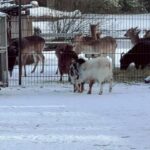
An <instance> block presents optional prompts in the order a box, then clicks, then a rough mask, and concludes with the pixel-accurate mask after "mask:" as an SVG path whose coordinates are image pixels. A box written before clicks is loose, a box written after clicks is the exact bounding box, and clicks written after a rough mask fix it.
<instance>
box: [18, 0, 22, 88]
mask: <svg viewBox="0 0 150 150" xmlns="http://www.w3.org/2000/svg"><path fill="white" fill-rule="evenodd" d="M18 12H19V85H21V84H22V82H21V76H22V67H21V66H22V62H21V44H22V43H21V38H22V34H21V0H19V10H18Z"/></svg>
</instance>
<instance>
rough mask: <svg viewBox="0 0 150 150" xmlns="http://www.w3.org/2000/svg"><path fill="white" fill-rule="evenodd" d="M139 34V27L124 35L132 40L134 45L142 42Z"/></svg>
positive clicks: (129, 30)
mask: <svg viewBox="0 0 150 150" xmlns="http://www.w3.org/2000/svg"><path fill="white" fill-rule="evenodd" d="M139 33H140V30H139V29H138V27H135V28H130V29H128V30H127V31H126V33H125V34H124V36H125V37H127V38H130V40H131V43H132V44H133V45H135V44H137V43H138V42H139V40H140V38H139Z"/></svg>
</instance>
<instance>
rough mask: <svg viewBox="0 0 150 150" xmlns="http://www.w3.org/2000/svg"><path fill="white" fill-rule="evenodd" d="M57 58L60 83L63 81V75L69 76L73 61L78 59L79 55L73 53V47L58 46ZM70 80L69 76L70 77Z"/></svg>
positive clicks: (66, 45) (67, 45)
mask: <svg viewBox="0 0 150 150" xmlns="http://www.w3.org/2000/svg"><path fill="white" fill-rule="evenodd" d="M55 54H56V57H57V58H58V69H57V71H56V73H58V70H59V72H60V81H62V76H63V74H69V68H70V64H71V62H72V59H75V60H76V59H78V55H77V54H76V53H75V52H74V51H73V46H72V45H69V44H61V45H58V46H57V48H56V51H55ZM68 80H69V81H70V79H69V76H68Z"/></svg>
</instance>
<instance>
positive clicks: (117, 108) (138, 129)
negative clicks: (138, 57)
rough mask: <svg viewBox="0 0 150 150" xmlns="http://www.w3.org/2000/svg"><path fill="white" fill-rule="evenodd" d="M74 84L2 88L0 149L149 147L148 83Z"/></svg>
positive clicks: (142, 149)
mask: <svg viewBox="0 0 150 150" xmlns="http://www.w3.org/2000/svg"><path fill="white" fill-rule="evenodd" d="M107 86H108V85H105V86H104V93H103V95H101V96H100V95H98V91H99V86H98V84H95V85H94V89H93V93H92V94H91V95H87V94H86V92H87V88H86V91H85V92H84V93H82V94H80V93H73V91H72V85H70V84H67V83H66V84H61V83H59V84H58V83H57V84H56V83H52V84H50V85H47V86H43V85H41V86H32V87H19V86H18V87H8V88H3V89H2V90H1V91H0V150H10V149H11V150H33V149H36V150H42V149H43V150H54V149H57V150H69V149H71V150H85V149H86V150H132V149H136V150H149V149H150V143H149V140H150V102H149V101H150V84H144V83H137V84H131V85H129V84H121V83H114V86H113V91H112V93H108V87H107Z"/></svg>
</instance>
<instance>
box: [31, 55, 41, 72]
mask: <svg viewBox="0 0 150 150" xmlns="http://www.w3.org/2000/svg"><path fill="white" fill-rule="evenodd" d="M33 59H34V68H33V70H32V71H31V73H33V72H35V69H36V67H37V65H38V62H39V60H38V55H35V54H33Z"/></svg>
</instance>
